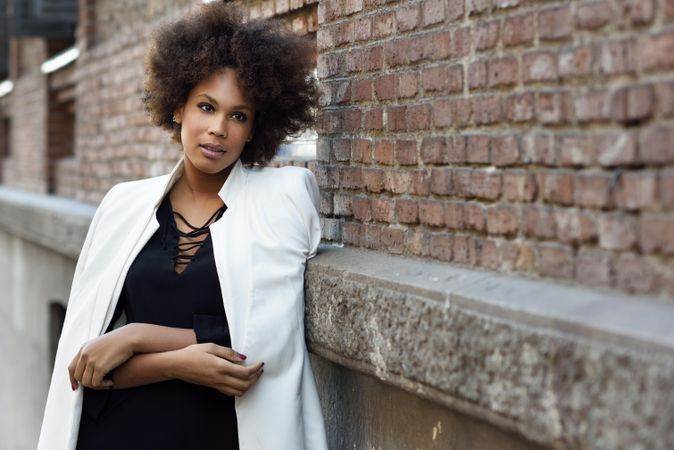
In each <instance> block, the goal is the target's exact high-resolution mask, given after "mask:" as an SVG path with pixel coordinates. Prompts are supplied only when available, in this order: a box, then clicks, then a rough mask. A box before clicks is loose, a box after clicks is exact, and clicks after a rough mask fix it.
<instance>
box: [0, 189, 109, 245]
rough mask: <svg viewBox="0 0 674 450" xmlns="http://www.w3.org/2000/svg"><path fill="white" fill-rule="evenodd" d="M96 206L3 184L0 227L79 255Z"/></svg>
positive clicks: (18, 235)
mask: <svg viewBox="0 0 674 450" xmlns="http://www.w3.org/2000/svg"><path fill="white" fill-rule="evenodd" d="M95 211H96V207H95V206H92V205H88V204H86V203H82V202H78V201H76V200H71V199H67V198H63V197H56V196H51V195H43V194H35V193H31V192H27V191H23V190H20V189H13V188H9V187H5V186H0V227H1V228H3V229H4V230H6V231H8V232H10V233H12V234H13V235H15V236H17V237H21V238H23V239H26V240H28V241H31V242H35V243H37V244H40V245H43V246H44V247H47V248H49V249H51V250H53V251H55V252H57V253H60V254H62V255H66V256H70V257H72V258H77V257H78V255H79V254H80V250H81V249H82V244H83V243H84V238H85V236H86V234H87V230H88V228H89V223H91V219H92V217H93V216H94V212H95Z"/></svg>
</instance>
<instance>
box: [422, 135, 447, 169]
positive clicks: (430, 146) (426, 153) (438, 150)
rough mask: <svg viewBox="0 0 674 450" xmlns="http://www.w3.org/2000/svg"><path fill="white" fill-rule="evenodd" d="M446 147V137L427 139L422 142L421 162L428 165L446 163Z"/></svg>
mask: <svg viewBox="0 0 674 450" xmlns="http://www.w3.org/2000/svg"><path fill="white" fill-rule="evenodd" d="M446 146H447V145H446V139H445V137H442V136H439V137H430V136H427V137H425V138H424V140H423V141H422V142H421V161H422V162H424V163H427V164H442V163H444V162H445V159H446V158H445V151H446Z"/></svg>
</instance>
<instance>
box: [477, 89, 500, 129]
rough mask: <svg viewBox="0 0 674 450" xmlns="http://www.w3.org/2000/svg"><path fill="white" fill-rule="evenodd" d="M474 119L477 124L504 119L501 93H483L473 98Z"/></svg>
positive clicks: (494, 122) (489, 123)
mask: <svg viewBox="0 0 674 450" xmlns="http://www.w3.org/2000/svg"><path fill="white" fill-rule="evenodd" d="M472 101H473V121H474V122H475V124H476V125H492V124H496V123H498V122H500V121H501V120H503V109H502V108H501V95H499V94H493V95H481V96H476V97H473V98H472Z"/></svg>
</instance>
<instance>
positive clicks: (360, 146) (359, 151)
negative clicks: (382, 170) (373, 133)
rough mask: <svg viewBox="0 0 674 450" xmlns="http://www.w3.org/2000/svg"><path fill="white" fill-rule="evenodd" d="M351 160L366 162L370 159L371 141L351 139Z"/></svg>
mask: <svg viewBox="0 0 674 450" xmlns="http://www.w3.org/2000/svg"><path fill="white" fill-rule="evenodd" d="M351 161H353V162H355V163H365V164H368V163H370V162H371V161H372V141H370V140H369V139H353V140H352V141H351Z"/></svg>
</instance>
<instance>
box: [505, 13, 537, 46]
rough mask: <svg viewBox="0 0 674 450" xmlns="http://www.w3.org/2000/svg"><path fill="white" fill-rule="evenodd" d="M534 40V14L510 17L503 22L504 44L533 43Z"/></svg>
mask: <svg viewBox="0 0 674 450" xmlns="http://www.w3.org/2000/svg"><path fill="white" fill-rule="evenodd" d="M533 42H534V15H533V14H522V15H519V16H513V17H508V18H506V19H505V20H504V22H503V45H504V46H505V47H513V46H516V45H527V46H528V45H531V44H533Z"/></svg>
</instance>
